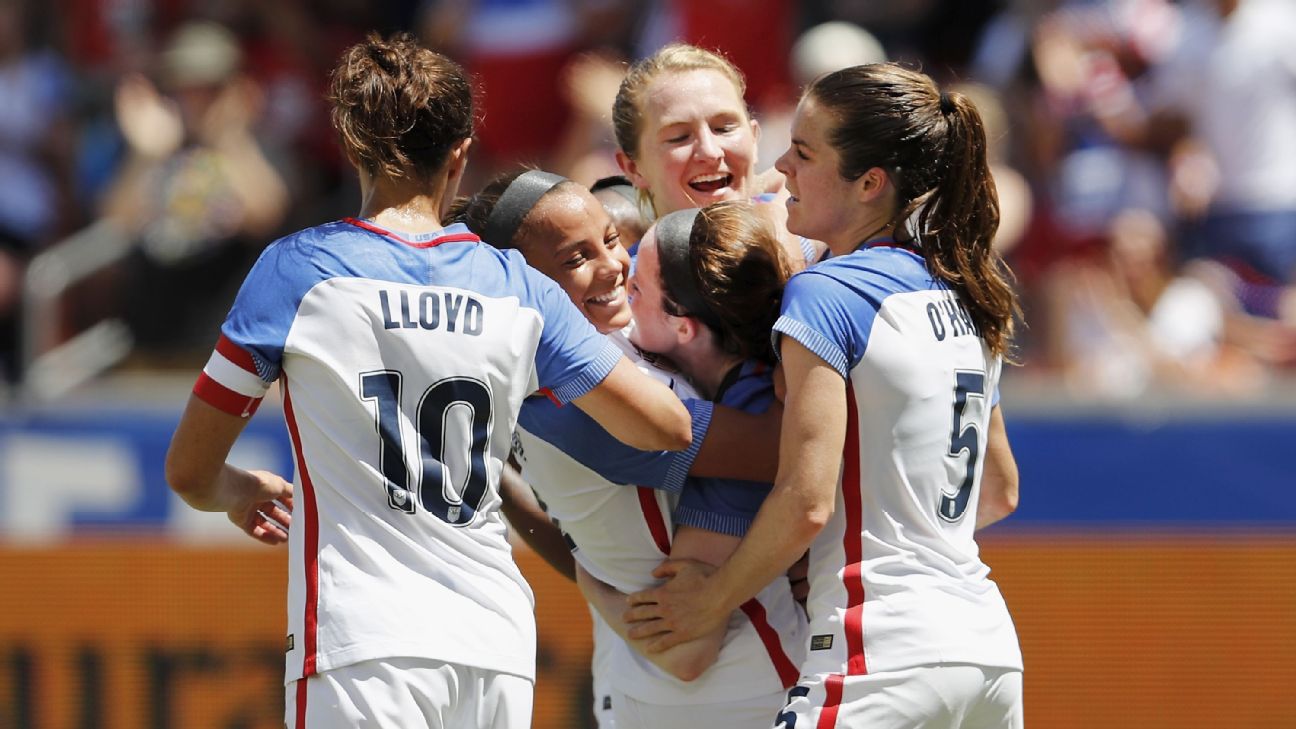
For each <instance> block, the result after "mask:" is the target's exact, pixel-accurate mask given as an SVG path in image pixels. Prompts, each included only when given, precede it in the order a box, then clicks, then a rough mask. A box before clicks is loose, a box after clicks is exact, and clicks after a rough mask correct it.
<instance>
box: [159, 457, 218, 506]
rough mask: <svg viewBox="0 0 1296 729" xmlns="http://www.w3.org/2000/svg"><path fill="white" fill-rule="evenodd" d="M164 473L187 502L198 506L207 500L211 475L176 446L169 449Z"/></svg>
mask: <svg viewBox="0 0 1296 729" xmlns="http://www.w3.org/2000/svg"><path fill="white" fill-rule="evenodd" d="M163 475H164V477H165V478H166V482H167V485H168V486H170V487H171V490H172V491H174V492H175V493H176V495H177V496H179V497H180V498H181V499H183V500H184V501H185V503H187V504H189V505H191V506H195V507H198V506H200V505H201V504H202V503H203V502H204V501H205V500H206V497H207V492H208V491H209V490H210V487H211V481H212V479H211V477H210V476H209V475H208V474H205V473H203V472H202V471H201V469H199V468H196V467H195V466H194V464H193V463H192V462H191V461H190V460H189V459H187V458H185V457H183V455H182V454H179V453H177V451H176V448H175V447H174V446H172V447H171V449H169V450H168V451H167V456H166V463H165V465H164V467H163Z"/></svg>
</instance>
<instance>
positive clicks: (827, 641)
mask: <svg viewBox="0 0 1296 729" xmlns="http://www.w3.org/2000/svg"><path fill="white" fill-rule="evenodd" d="M832 644H833V637H832V635H831V634H829V635H815V636H811V637H810V650H812V651H826V650H828V649H829V648H832Z"/></svg>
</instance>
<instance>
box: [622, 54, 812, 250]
mask: <svg viewBox="0 0 1296 729" xmlns="http://www.w3.org/2000/svg"><path fill="white" fill-rule="evenodd" d="M746 88H747V82H746V79H744V77H743V75H742V72H741V71H739V70H738V69H737V68H736V67H735V66H734V65H733V64H732V63H730V62H729V61H728V60H726V59H725V58H724V57H722V56H720V55H718V54H716V53H713V52H711V51H708V50H706V49H703V48H698V47H697V46H691V45H687V44H682V43H672V44H670V45H667V46H665V47H663V48H662V49H660V50H658V51H657V52H656V53H654V54H653V55H651V56H648V57H647V58H644V59H641V60H639V61H637V62H635V63H634V64H633V65H631V66H630V69H629V71H628V72H627V74H626V77H625V79H624V80H623V81H622V82H621V88H620V89H619V91H618V92H617V96H616V101H615V103H614V105H613V107H612V123H613V128H614V131H615V133H616V139H617V146H618V150H617V163H618V164H619V165H620V166H621V169H622V171H623V172H625V174H626V177H628V178H629V179H630V180H631V182H632V183H633V184H634V186H635V187H636V188H637V189H638V190H639V200H640V202H641V205H640V207H641V208H642V209H644V210H646V211H648V212H650V213H651V214H652V216H653V217H654V218H656V217H660V216H663V215H666V214H668V213H672V212H674V211H676V210H684V209H687V208H700V207H705V206H706V205H710V204H711V203H715V202H724V201H732V200H746V201H752V202H754V203H756V210H757V211H759V212H760V213H761V214H762V215H763V216H764V217H766V218H767V219H768V220H769V221H770V223H771V224H772V225H773V226H774V229H775V231H776V233H778V235H779V240H780V241H781V242H782V244H783V246H784V247H785V248H786V249H787V251H788V261H789V263H791V264H792V266H793V269H794V270H798V269H800V268H802V264H803V262H806V261H813V260H817V259H818V257H819V255H820V253H821V252H822V246H821V245H820V244H815V243H813V242H811V241H809V240H807V239H805V238H803V237H801V236H798V235H794V234H791V233H789V232H788V231H787V226H786V218H787V211H786V208H785V207H784V205H783V202H784V201H785V200H786V198H787V191H786V189H784V187H783V178H782V175H780V174H778V173H777V171H775V170H774V169H772V168H771V169H770V170H768V171H767V172H766V173H765V174H760V173H758V172H757V167H756V165H757V159H756V149H757V142H758V140H759V138H760V125H759V124H757V122H756V120H755V119H752V117H751V114H750V113H749V112H748V110H747V103H746V101H745V100H744V99H743V94H744V93H745V91H746Z"/></svg>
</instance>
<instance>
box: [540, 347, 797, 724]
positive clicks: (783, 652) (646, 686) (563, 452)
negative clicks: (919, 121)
mask: <svg viewBox="0 0 1296 729" xmlns="http://www.w3.org/2000/svg"><path fill="white" fill-rule="evenodd" d="M612 338H613V339H614V340H615V341H618V342H619V343H620V344H621V346H622V347H624V348H625V351H626V352H627V353H628V354H630V355H632V356H631V359H632V360H635V359H637V360H638V365H639V368H640V369H641V370H642V371H644V372H646V373H648V374H649V375H652V376H654V377H656V378H658V379H659V380H661V381H662V382H665V383H667V384H669V385H670V386H671V387H672V389H673V390H674V391H675V392H676V394H677V395H680V397H681V398H684V399H686V406H687V407H688V408H689V410H690V412H691V413H692V415H693V423H694V434H693V445H692V447H691V448H690V450H689V451H686V452H682V453H668V452H657V453H652V452H644V451H637V450H635V449H633V448H630V447H629V446H625V445H623V444H621V443H620V442H618V441H616V440H615V439H613V438H612V437H611V436H609V435H608V434H607V433H606V431H604V430H603V429H602V428H601V427H599V425H598V424H597V423H595V422H594V421H593V419H591V418H589V416H587V415H585V414H584V413H581V412H580V411H579V410H576V409H574V408H560V407H555V406H554V405H553V404H552V403H549V402H547V401H545V400H543V399H539V398H531V399H530V400H528V402H527V403H526V404H525V405H524V406H523V411H522V415H521V417H520V418H519V420H518V431H517V434H516V443H515V448H514V456H515V457H516V458H517V460H518V463H519V465H521V467H522V476H523V478H525V479H526V481H527V482H528V483H529V484H531V487H532V488H533V489H534V490H535V492H536V496H537V497H538V498H539V500H540V502H541V504H542V505H543V506H544V508H545V510H546V512H547V513H548V514H549V516H550V517H551V518H553V519H554V521H555V522H556V523H557V524H558V526H559V528H560V529H562V531H563V533H564V534H566V535H567V537H568V540H569V542H570V543H571V545H572V554H573V556H574V557H575V559H576V561H577V562H579V563H580V565H581V566H582V567H584V568H585V570H586V571H587V572H589V573H590V574H591V575H592V576H594V577H596V578H598V579H599V580H601V581H603V582H605V583H607V584H609V585H611V586H613V587H615V588H617V589H618V590H620V591H622V592H627V593H629V592H636V591H638V590H643V589H647V588H648V587H652V586H654V585H656V584H658V580H656V579H654V578H653V577H652V570H653V569H654V568H656V567H657V565H659V564H661V562H662V561H663V560H665V559H666V557H667V556H668V555H669V554H670V545H671V538H672V535H673V533H674V522H673V519H672V517H671V514H672V510H673V507H674V505H675V502H676V497H677V496H678V493H679V491H680V490H681V489H682V488H684V482H685V477H686V476H687V474H688V470H689V468H690V467H691V465H692V461H693V458H694V457H695V456H696V451H697V449H698V448H700V447H701V444H702V441H703V439H704V438H705V435H706V427H707V426H708V425H709V422H710V414H711V409H710V403H707V402H705V401H699V400H695V399H692V398H694V397H696V393H695V392H694V391H693V389H692V387H691V386H689V385H688V384H687V383H686V382H684V381H683V379H682V378H679V377H677V376H675V375H673V374H672V373H670V372H666V371H664V370H661V369H659V368H657V367H655V366H653V365H652V364H651V363H649V362H646V361H643V359H642V357H639V356H638V355H637V354H636V353H635V350H634V348H633V347H632V346H630V345H629V343H628V342H627V341H626V340H625V339H624V337H622V336H621V335H614V336H613V337H612ZM804 627H805V616H804V614H803V613H802V612H801V608H800V606H799V605H797V604H796V603H795V601H794V600H793V599H792V596H791V590H790V588H789V586H788V583H787V581H786V580H780V581H777V582H776V583H775V584H773V585H771V586H769V587H767V588H766V589H765V590H764V591H762V593H761V594H760V595H758V596H757V597H756V598H755V599H754V600H751V601H749V602H748V604H745V605H744V606H743V610H742V613H741V614H738V613H735V615H734V617H733V618H731V619H730V623H729V630H728V633H727V635H726V637H725V644H724V647H723V649H722V650H721V653H720V657H719V659H718V660H717V661H716V664H715V665H713V666H712V667H711V668H710V669H708V670H707V671H706V672H705V673H704V674H703V675H702V676H701V677H700V678H698V679H697V680H695V681H692V682H685V681H680V680H679V679H676V678H675V677H673V676H671V675H669V674H667V673H665V672H664V671H662V670H661V669H659V668H657V667H656V666H654V665H652V664H651V663H650V662H649V661H648V660H646V659H645V658H643V657H642V656H641V655H639V654H638V653H637V652H636V651H634V650H633V649H632V648H630V647H629V646H628V645H627V644H626V643H625V642H624V641H621V640H620V639H619V638H618V639H617V640H616V641H615V642H616V645H614V646H613V647H612V649H611V656H612V657H611V666H612V674H611V676H610V680H611V682H612V685H613V686H615V687H616V688H617V690H618V691H620V692H622V693H625V694H627V695H630V696H633V697H635V698H636V699H639V700H641V701H645V702H649V703H660V704H705V703H709V702H712V701H728V700H737V699H743V698H749V697H754V696H761V695H765V694H769V693H772V692H781V691H782V690H784V689H786V688H787V687H788V686H790V685H791V684H792V683H794V682H795V680H796V676H797V674H796V663H797V661H798V660H799V654H800V652H801V649H802V644H803V642H804V639H803V636H804ZM597 635H598V634H597V633H596V636H597ZM613 635H615V634H613Z"/></svg>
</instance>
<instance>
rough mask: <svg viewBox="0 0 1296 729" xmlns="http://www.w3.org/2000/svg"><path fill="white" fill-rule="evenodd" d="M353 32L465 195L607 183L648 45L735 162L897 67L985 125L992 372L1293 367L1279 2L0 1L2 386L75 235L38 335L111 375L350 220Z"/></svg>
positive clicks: (160, 356) (1287, 78)
mask: <svg viewBox="0 0 1296 729" xmlns="http://www.w3.org/2000/svg"><path fill="white" fill-rule="evenodd" d="M370 30H377V31H379V32H383V33H388V32H391V31H395V30H408V31H410V32H413V33H415V34H416V35H417V36H419V37H420V38H421V39H422V40H423V41H424V42H425V43H426V44H428V45H429V46H430V47H432V48H435V49H437V50H439V51H441V52H444V53H446V54H448V55H451V56H452V57H454V58H456V59H458V60H459V61H460V62H461V63H463V64H464V65H465V66H466V67H467V68H468V70H469V71H470V72H471V73H472V74H473V75H474V77H475V79H476V81H477V83H478V85H479V91H480V94H481V98H480V102H479V108H480V113H479V116H480V120H479V126H478V140H477V143H476V145H475V146H474V149H473V161H472V163H471V165H470V170H471V177H470V178H469V179H468V180H466V181H465V183H464V186H463V188H462V190H463V191H465V192H471V191H472V190H474V189H476V187H477V186H478V185H480V184H481V182H482V181H484V180H486V179H488V178H489V177H490V176H491V175H492V174H493V173H495V172H498V171H501V170H504V169H511V168H515V167H516V166H517V165H519V164H532V165H538V166H540V167H543V168H545V169H549V170H553V171H556V172H560V173H564V174H566V175H568V176H570V177H572V178H574V179H576V180H578V181H581V182H585V183H592V182H594V181H595V180H597V179H599V178H602V177H604V176H606V175H609V174H614V173H616V172H617V168H616V162H615V158H614V155H613V151H614V149H615V144H614V141H613V138H612V132H611V121H610V112H611V106H612V98H613V97H614V96H615V93H616V89H617V86H618V84H619V83H620V79H621V74H622V72H623V70H624V68H625V64H626V62H627V61H629V60H633V59H634V58H638V57H640V56H642V55H645V54H647V53H650V52H652V51H653V50H654V49H656V48H657V47H660V46H661V45H663V44H665V43H667V42H669V41H672V40H677V39H681V40H685V41H688V42H692V43H695V44H698V45H701V46H705V47H708V48H712V49H718V50H720V51H721V52H722V53H724V54H725V55H726V56H728V57H729V58H730V59H731V60H733V61H734V62H735V63H736V65H738V66H739V67H740V68H741V69H742V70H743V71H744V73H745V74H746V75H747V81H748V99H747V100H748V102H749V104H750V105H751V107H752V110H753V112H754V114H755V116H756V118H757V119H758V120H759V121H760V122H761V125H762V138H761V145H760V150H761V160H762V167H767V166H769V165H770V164H771V163H772V162H773V160H774V159H775V157H777V156H778V155H779V154H780V153H781V152H782V151H783V149H784V148H786V146H787V142H788V136H787V135H788V131H787V129H788V119H789V118H790V116H791V112H792V110H793V108H794V107H795V104H796V100H797V93H798V89H799V87H800V86H801V85H802V84H804V83H805V82H806V81H808V80H809V79H811V78H814V77H815V76H816V75H818V74H820V73H823V72H825V71H829V70H833V69H835V68H839V67H843V66H849V65H854V64H858V63H868V62H873V61H880V60H895V61H901V62H905V63H910V64H916V65H919V66H920V67H921V68H922V69H923V70H925V71H926V72H927V73H929V74H931V75H932V76H933V77H935V78H937V79H938V80H939V81H940V82H941V83H943V84H951V85H952V84H958V85H959V88H960V90H963V91H964V92H965V93H968V94H969V95H971V96H972V97H973V98H974V99H975V101H976V103H977V105H978V107H979V108H980V109H981V112H982V115H983V117H984V118H985V120H986V123H987V127H988V129H987V132H988V135H989V137H990V142H991V147H990V154H991V157H992V166H993V169H994V171H995V180H996V185H997V187H998V190H999V194H1000V198H1001V216H1002V223H1001V227H1000V232H999V236H998V239H997V241H996V244H997V245H999V246H1000V248H1001V250H1002V252H1003V253H1004V255H1005V257H1006V258H1007V260H1008V261H1009V263H1010V264H1011V266H1012V267H1013V269H1014V270H1015V272H1016V274H1017V280H1018V285H1019V286H1020V290H1021V293H1022V295H1023V300H1024V302H1025V304H1026V319H1027V327H1026V328H1025V329H1024V334H1023V335H1022V336H1021V338H1020V341H1019V347H1018V359H1019V360H1020V362H1021V363H1022V364H1023V368H1022V369H1021V370H1020V372H1021V373H1022V375H1021V376H1026V375H1033V374H1039V375H1041V376H1043V375H1050V376H1056V377H1057V381H1058V382H1064V383H1066V386H1067V387H1068V388H1070V389H1071V390H1072V392H1073V393H1074V394H1076V395H1078V396H1082V397H1094V398H1107V399H1121V398H1133V397H1137V396H1139V395H1140V394H1142V393H1145V392H1147V391H1148V390H1149V389H1152V388H1165V387H1169V388H1183V389H1184V390H1185V391H1192V392H1195V393H1196V392H1206V393H1218V394H1222V395H1235V394H1245V393H1253V394H1254V393H1257V392H1263V391H1264V389H1265V388H1266V387H1267V386H1268V385H1269V384H1270V383H1271V382H1273V381H1274V380H1275V379H1278V378H1281V377H1284V376H1289V375H1291V374H1293V373H1296V288H1294V286H1296V133H1294V132H1296V2H1293V1H1292V0H1180V1H1178V2H1175V1H1172V0H998V1H996V0H896V1H894V2H876V1H872V2H871V1H869V0H808V1H804V2H796V1H795V0H653V1H647V2H639V1H633V0H476V1H474V0H422V1H420V0H388V1H386V2H381V3H376V2H365V1H364V0H282V1H276V2H264V1H260V2H258V1H254V0H219V1H217V0H53V1H52V2H46V3H36V2H31V1H30V0H0V94H3V96H4V103H3V104H0V372H2V373H3V375H4V378H5V379H7V380H9V381H10V382H17V381H19V380H20V379H21V377H22V376H23V373H22V367H23V362H22V357H21V356H20V346H19V343H20V328H21V326H22V322H23V319H22V311H21V309H22V296H21V294H22V286H23V272H24V268H25V267H26V265H27V264H28V262H30V261H31V260H32V258H33V257H34V256H36V255H38V254H39V253H40V252H42V251H43V250H46V249H48V248H49V247H50V246H53V245H55V244H57V243H58V242H59V241H60V240H63V239H65V238H66V237H67V236H69V235H71V234H73V233H75V232H76V231H78V230H81V229H83V228H85V227H86V226H88V225H90V224H92V223H96V222H99V223H104V222H106V223H108V224H110V225H111V226H113V227H114V229H116V230H119V231H121V233H122V234H124V235H125V236H127V237H128V238H129V239H130V240H131V241H132V242H133V244H134V245H133V246H132V248H131V252H130V253H129V255H127V256H126V257H125V258H123V259H121V260H119V261H117V262H116V263H114V264H113V265H110V266H107V267H105V268H104V269H103V270H101V271H99V272H97V273H96V274H94V275H93V276H91V277H89V278H88V279H86V280H85V281H83V282H81V283H79V284H78V285H77V286H75V287H74V288H73V289H72V290H70V291H69V294H68V296H66V297H65V299H64V301H63V302H62V308H61V310H60V311H59V312H58V331H59V332H60V333H61V336H62V337H65V338H66V337H70V336H71V335H72V334H74V333H75V332H77V331H79V330H82V329H84V328H86V327H87V326H89V325H91V324H93V323H94V322H96V321H98V320H101V319H103V318H105V317H119V318H121V319H122V320H124V321H125V322H126V323H127V324H128V326H129V328H130V331H131V333H132V337H133V341H134V346H133V350H132V355H131V356H130V357H129V358H128V359H127V360H126V362H125V363H124V364H123V365H122V366H124V367H143V368H149V367H152V368H157V367H167V366H172V365H181V366H183V367H185V368H186V369H187V370H190V371H191V370H192V368H193V367H194V366H196V365H200V364H201V362H202V361H203V359H204V358H205V357H206V354H207V353H208V351H209V349H210V346H211V342H210V341H206V340H207V338H209V337H210V333H211V332H212V331H214V330H215V328H216V327H217V326H218V325H219V322H220V321H221V319H222V318H223V316H224V313H225V310H226V308H227V307H228V305H229V303H230V301H231V300H232V298H233V295H234V292H235V290H236V288H237V286H238V284H239V283H240V282H241V280H242V277H243V274H244V272H245V271H246V269H247V267H248V266H250V265H251V263H252V261H253V260H254V259H255V257H256V255H257V254H258V253H259V251H260V250H261V249H262V248H263V247H264V246H265V245H266V244H267V243H268V242H269V241H271V240H273V239H274V238H276V237H277V236H278V235H279V234H281V233H284V232H288V231H291V230H295V229H299V228H302V227H306V226H309V225H314V224H317V223H319V222H322V221H326V220H330V219H336V218H340V217H342V216H344V215H348V214H351V213H352V212H354V210H355V209H356V207H357V205H358V192H357V190H356V188H355V181H354V179H353V175H352V174H351V170H350V167H349V165H348V164H347V162H346V160H345V159H342V158H341V157H340V156H339V153H338V151H337V147H336V145H335V144H334V141H333V136H332V131H331V128H330V126H329V119H328V117H327V114H326V113H325V108H326V107H325V104H324V101H323V98H322V95H323V91H324V88H325V86H326V78H325V74H326V73H327V70H328V69H329V68H331V67H332V65H333V63H334V62H335V60H336V58H337V55H338V53H339V52H340V51H341V50H342V49H343V48H345V47H347V46H348V45H350V44H351V43H353V42H355V41H357V40H359V39H360V38H362V37H363V35H364V34H365V33H366V32H368V31H370Z"/></svg>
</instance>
